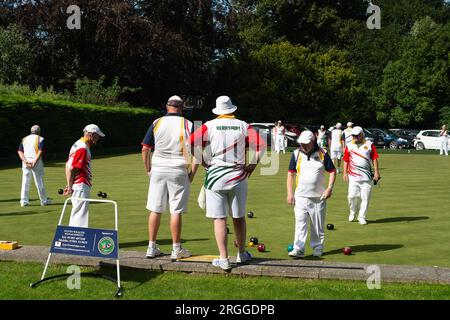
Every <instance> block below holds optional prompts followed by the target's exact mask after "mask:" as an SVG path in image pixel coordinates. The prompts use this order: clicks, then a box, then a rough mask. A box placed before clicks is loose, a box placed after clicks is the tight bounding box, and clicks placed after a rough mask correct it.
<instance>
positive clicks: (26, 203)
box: [20, 202, 29, 208]
mask: <svg viewBox="0 0 450 320" xmlns="http://www.w3.org/2000/svg"><path fill="white" fill-rule="evenodd" d="M28 205H29V204H28V202H25V203H21V204H20V206H21V207H22V208H23V207H28Z"/></svg>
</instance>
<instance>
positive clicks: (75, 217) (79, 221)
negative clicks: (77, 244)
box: [69, 184, 91, 228]
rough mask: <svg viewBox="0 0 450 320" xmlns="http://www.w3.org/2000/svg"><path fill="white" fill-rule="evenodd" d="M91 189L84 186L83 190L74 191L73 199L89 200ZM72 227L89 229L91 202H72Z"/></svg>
mask: <svg viewBox="0 0 450 320" xmlns="http://www.w3.org/2000/svg"><path fill="white" fill-rule="evenodd" d="M90 192H91V188H90V187H89V186H87V185H85V184H82V187H81V190H74V191H73V193H72V198H83V199H89V195H90ZM69 226H70V227H81V228H88V226H89V201H79V200H72V212H71V214H70V221H69Z"/></svg>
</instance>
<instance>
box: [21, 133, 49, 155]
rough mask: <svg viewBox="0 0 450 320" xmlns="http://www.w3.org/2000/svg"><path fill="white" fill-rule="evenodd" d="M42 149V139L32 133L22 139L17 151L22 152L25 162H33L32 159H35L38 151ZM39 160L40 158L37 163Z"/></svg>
mask: <svg viewBox="0 0 450 320" xmlns="http://www.w3.org/2000/svg"><path fill="white" fill-rule="evenodd" d="M43 149H44V138H42V137H41V136H39V135H37V134H34V133H33V134H30V135H28V136H26V137H25V138H23V139H22V142H21V143H20V146H19V151H22V152H23V154H24V156H25V159H26V160H27V161H33V160H34V159H36V156H37V154H38V152H39V150H43ZM41 160H42V158H41V159H39V161H41Z"/></svg>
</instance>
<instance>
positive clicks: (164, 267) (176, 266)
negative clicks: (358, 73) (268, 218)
mask: <svg viewBox="0 0 450 320" xmlns="http://www.w3.org/2000/svg"><path fill="white" fill-rule="evenodd" d="M48 252H49V248H48V247H45V246H22V247H21V248H19V249H16V250H13V251H3V250H0V260H4V261H29V262H42V263H43V264H44V263H45V261H46V259H47V256H48ZM119 256H120V265H121V266H123V267H130V268H136V269H144V270H158V271H180V272H195V273H205V274H217V273H219V274H220V273H222V274H223V273H224V271H222V270H221V269H219V268H216V267H213V266H212V265H211V263H207V262H172V261H171V260H170V256H169V255H165V256H162V257H158V258H155V259H146V258H145V253H144V252H137V251H123V250H121V251H120V253H119ZM231 262H234V261H233V260H232V261H231ZM51 263H52V264H54V263H58V264H76V265H83V266H94V267H97V266H100V265H115V261H114V260H103V261H101V260H99V259H96V258H86V257H80V256H74V255H61V254H55V255H53V256H52V260H51ZM234 266H235V267H233V269H232V270H231V274H236V275H241V276H268V277H288V278H302V279H339V280H362V281H366V280H367V279H368V277H369V276H370V274H369V273H367V267H369V265H368V264H362V263H338V262H325V261H322V260H315V261H314V260H287V259H261V258H254V259H253V260H252V262H251V264H248V265H239V266H236V265H234ZM378 266H379V267H380V270H381V282H382V283H383V282H416V283H435V284H450V269H448V268H440V267H418V266H407V265H383V264H379V265H378Z"/></svg>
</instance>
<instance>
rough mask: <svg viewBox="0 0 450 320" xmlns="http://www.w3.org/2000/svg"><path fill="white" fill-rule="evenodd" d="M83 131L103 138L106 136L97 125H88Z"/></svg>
mask: <svg viewBox="0 0 450 320" xmlns="http://www.w3.org/2000/svg"><path fill="white" fill-rule="evenodd" d="M83 131H84V132H90V133H96V134H98V135H99V136H100V137H102V138H103V137H104V136H105V134H104V133H103V132H102V131H101V130H100V128H99V127H98V126H97V125H96V124H88V125H87V126H86V127H84V129H83Z"/></svg>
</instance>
